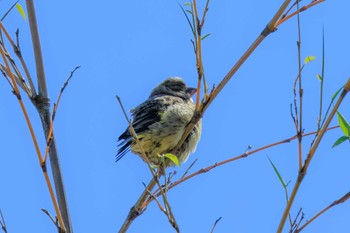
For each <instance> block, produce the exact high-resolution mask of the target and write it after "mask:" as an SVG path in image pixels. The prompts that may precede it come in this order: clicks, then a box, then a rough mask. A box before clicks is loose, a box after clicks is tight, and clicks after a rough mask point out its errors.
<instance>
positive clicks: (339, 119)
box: [337, 112, 350, 137]
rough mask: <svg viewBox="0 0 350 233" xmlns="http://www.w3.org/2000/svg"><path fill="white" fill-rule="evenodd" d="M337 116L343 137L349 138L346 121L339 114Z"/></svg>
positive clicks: (349, 131) (349, 126)
mask: <svg viewBox="0 0 350 233" xmlns="http://www.w3.org/2000/svg"><path fill="white" fill-rule="evenodd" d="M337 115H338V122H339V127H340V128H341V130H342V131H343V133H344V135H345V136H347V137H350V125H349V123H348V121H347V120H346V119H345V117H343V115H342V114H341V113H340V112H337Z"/></svg>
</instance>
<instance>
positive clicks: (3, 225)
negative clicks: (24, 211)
mask: <svg viewBox="0 0 350 233" xmlns="http://www.w3.org/2000/svg"><path fill="white" fill-rule="evenodd" d="M0 225H1V229H2V230H3V231H4V232H5V233H7V227H6V223H5V218H4V216H3V215H2V211H1V209H0Z"/></svg>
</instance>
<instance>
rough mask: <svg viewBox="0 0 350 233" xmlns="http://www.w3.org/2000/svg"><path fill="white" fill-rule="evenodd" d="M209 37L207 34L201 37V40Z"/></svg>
mask: <svg viewBox="0 0 350 233" xmlns="http://www.w3.org/2000/svg"><path fill="white" fill-rule="evenodd" d="M210 35H211V33H208V34H206V35H204V36H202V38H201V40H204V39H205V38H207V37H208V36H210Z"/></svg>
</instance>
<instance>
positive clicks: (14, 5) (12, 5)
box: [0, 0, 19, 22]
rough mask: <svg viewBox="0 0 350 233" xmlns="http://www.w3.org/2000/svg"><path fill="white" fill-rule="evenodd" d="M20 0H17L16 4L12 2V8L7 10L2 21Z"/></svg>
mask: <svg viewBox="0 0 350 233" xmlns="http://www.w3.org/2000/svg"><path fill="white" fill-rule="evenodd" d="M18 2H19V0H17V1H16V2H15V3H14V4H12V6H11V7H10V9H8V10H7V11H6V13H5V14H4V15H3V16H2V17H1V19H0V21H1V22H2V21H3V20H4V19H5V18H6V16H7V15H8V14H9V13H10V12H11V11H12V9H13V8H14V7H15V6H16V5H17V3H18Z"/></svg>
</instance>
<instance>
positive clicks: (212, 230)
mask: <svg viewBox="0 0 350 233" xmlns="http://www.w3.org/2000/svg"><path fill="white" fill-rule="evenodd" d="M221 218H222V217H220V218H218V219H216V220H215V222H214V225H213V227H212V228H211V231H210V233H213V232H214V229H215V227H216V225H217V224H218V222H219V221H220V220H221Z"/></svg>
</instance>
